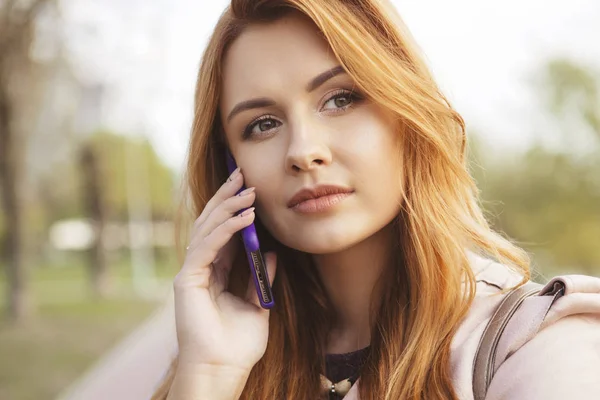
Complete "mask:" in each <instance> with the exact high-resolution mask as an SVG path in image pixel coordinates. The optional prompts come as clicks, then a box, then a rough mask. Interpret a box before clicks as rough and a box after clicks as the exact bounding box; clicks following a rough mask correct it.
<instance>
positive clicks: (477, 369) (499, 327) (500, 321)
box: [473, 282, 542, 400]
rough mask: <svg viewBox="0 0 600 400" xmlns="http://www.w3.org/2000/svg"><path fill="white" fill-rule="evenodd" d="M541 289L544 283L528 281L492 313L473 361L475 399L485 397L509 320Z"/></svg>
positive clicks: (509, 295)
mask: <svg viewBox="0 0 600 400" xmlns="http://www.w3.org/2000/svg"><path fill="white" fill-rule="evenodd" d="M541 289H542V285H540V284H538V283H534V282H528V283H526V284H525V285H523V286H519V287H518V288H516V289H513V290H511V291H510V292H509V293H508V294H507V295H506V296H505V297H504V299H502V301H501V302H500V305H499V306H498V308H497V309H496V312H494V315H492V318H491V319H490V321H489V322H488V324H487V326H486V327H485V330H484V331H483V336H482V337H481V340H480V341H479V346H478V348H477V353H476V354H475V361H474V363H473V395H474V397H475V400H484V399H485V395H486V393H487V389H488V387H489V386H490V383H491V381H492V377H493V376H494V370H493V366H494V361H495V358H496V347H497V346H498V342H499V341H500V336H502V333H503V332H504V328H505V327H506V325H507V324H508V321H509V320H510V318H511V317H512V316H513V314H514V313H515V312H516V311H517V308H519V306H520V305H521V303H523V301H524V300H525V299H526V298H527V297H529V296H533V295H536V294H538V293H539V292H540V290H541Z"/></svg>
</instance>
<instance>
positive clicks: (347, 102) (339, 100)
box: [323, 90, 361, 110]
mask: <svg viewBox="0 0 600 400" xmlns="http://www.w3.org/2000/svg"><path fill="white" fill-rule="evenodd" d="M360 99H361V97H360V96H359V95H358V94H357V93H355V92H352V91H349V90H342V91H339V92H336V93H335V94H334V95H333V96H331V97H330V98H329V100H327V101H326V102H325V104H324V105H323V108H324V109H328V110H345V109H347V108H348V107H351V106H352V105H353V104H354V103H356V102H358V101H359V100H360ZM328 104H330V105H331V107H327V105H328Z"/></svg>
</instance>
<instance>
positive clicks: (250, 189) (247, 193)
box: [238, 186, 255, 196]
mask: <svg viewBox="0 0 600 400" xmlns="http://www.w3.org/2000/svg"><path fill="white" fill-rule="evenodd" d="M254 189H255V188H254V186H253V187H251V188H248V189H246V190H242V191H241V192H240V194H238V196H247V195H249V194H250V193H252V192H254Z"/></svg>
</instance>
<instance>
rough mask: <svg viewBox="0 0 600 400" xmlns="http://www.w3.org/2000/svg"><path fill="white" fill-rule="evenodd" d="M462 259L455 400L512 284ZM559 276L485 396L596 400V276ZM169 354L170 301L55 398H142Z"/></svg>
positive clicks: (489, 265) (481, 262)
mask: <svg viewBox="0 0 600 400" xmlns="http://www.w3.org/2000/svg"><path fill="white" fill-rule="evenodd" d="M470 257H471V265H472V268H473V271H474V272H475V276H476V278H477V281H478V283H477V295H476V298H475V301H474V303H473V306H472V308H471V310H470V312H469V314H468V315H467V317H466V318H465V320H464V321H463V323H462V324H461V326H460V327H459V329H458V332H457V334H456V335H455V337H454V340H453V343H452V359H451V362H452V370H453V381H454V387H455V389H456V392H457V394H458V397H459V398H460V399H463V400H472V399H473V389H472V368H473V360H474V357H475V351H476V348H477V345H478V343H479V339H480V338H481V335H482V333H483V330H484V328H485V326H486V324H487V322H488V320H489V319H490V317H491V315H492V313H493V311H494V309H495V308H496V306H497V305H498V304H499V302H500V300H501V299H502V297H503V296H504V295H498V292H499V291H500V288H508V287H512V286H514V285H515V284H516V283H518V282H519V281H520V277H519V276H518V275H516V274H515V273H513V272H510V270H509V269H508V268H506V267H504V266H502V265H500V264H497V263H493V262H490V261H489V260H486V259H483V258H480V257H477V256H475V255H472V254H471V255H470ZM560 278H561V279H562V280H563V281H564V282H565V283H566V292H565V295H564V296H563V297H561V298H559V299H558V300H556V301H555V302H554V304H553V305H552V307H551V308H550V310H547V309H544V306H543V304H542V305H541V306H540V302H539V301H538V299H539V298H538V299H536V298H535V297H534V298H529V299H527V300H525V302H524V303H523V305H522V306H521V307H520V308H519V310H518V312H517V314H515V316H514V317H513V319H512V320H511V324H509V325H508V326H507V328H506V330H505V334H504V335H503V336H502V340H501V341H500V343H499V345H498V353H497V362H496V374H495V376H494V379H493V380H492V382H491V386H490V388H489V390H488V395H487V397H486V399H487V400H500V399H502V400H520V399H524V400H536V399H544V400H552V399H569V400H571V399H577V400H579V399H600V279H599V278H593V277H588V276H581V275H569V276H563V277H560ZM551 284H552V282H550V283H549V284H548V285H547V286H550V285H551ZM176 351H177V339H176V333H175V320H174V316H173V304H172V300H171V301H170V302H169V303H168V304H167V306H165V307H164V309H163V310H162V311H161V312H160V313H157V314H156V315H155V316H154V317H153V318H152V319H150V320H149V321H148V322H147V323H146V324H145V326H143V327H140V329H138V330H137V331H136V332H134V333H133V334H132V335H130V336H129V337H128V338H127V339H125V340H124V341H123V342H122V343H121V344H120V345H119V346H117V347H116V348H115V349H114V350H113V351H112V352H111V353H110V354H109V355H107V356H106V357H105V358H104V359H103V360H102V361H101V362H100V363H99V364H98V365H97V366H96V367H95V368H94V369H93V370H91V371H90V372H89V373H88V374H87V375H86V376H85V377H84V378H83V379H82V380H80V381H79V382H77V383H76V384H75V385H73V386H72V387H71V388H68V390H67V391H66V392H65V393H64V394H63V396H61V397H60V398H61V399H63V400H78V399H85V400H95V399H98V400H100V399H102V400H105V399H115V400H120V399H127V400H146V399H149V398H150V396H151V395H152V393H153V391H154V388H155V387H156V385H157V384H158V383H159V381H160V380H161V378H162V376H163V374H164V373H165V371H166V369H167V368H168V365H169V363H170V361H171V359H172V357H173V356H174V355H175V354H176ZM359 385H360V379H359V380H358V381H357V383H356V384H355V385H354V386H353V387H352V389H351V390H350V392H349V393H348V394H347V395H346V396H345V398H344V399H346V400H358V391H357V389H358V386H359Z"/></svg>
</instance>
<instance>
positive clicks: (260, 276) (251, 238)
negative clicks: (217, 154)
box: [225, 150, 275, 309]
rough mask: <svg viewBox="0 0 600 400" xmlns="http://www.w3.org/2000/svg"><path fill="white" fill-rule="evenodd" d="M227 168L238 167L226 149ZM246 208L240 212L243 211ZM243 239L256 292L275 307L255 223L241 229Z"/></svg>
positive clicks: (265, 305)
mask: <svg viewBox="0 0 600 400" xmlns="http://www.w3.org/2000/svg"><path fill="white" fill-rule="evenodd" d="M226 153H227V154H226V155H225V158H226V161H227V170H228V171H229V174H231V173H233V171H234V170H235V169H236V168H237V165H236V163H235V160H234V159H233V156H232V155H231V153H230V152H229V150H227V151H226ZM244 189H246V185H242V188H241V189H240V190H239V191H238V194H239V193H240V192H241V191H242V190H244ZM244 210H245V209H243V210H240V211H239V212H238V214H239V213H241V212H243V211H244ZM241 235H242V240H243V241H244V248H245V249H246V256H247V257H248V264H249V265H250V274H251V275H252V278H253V279H254V287H255V288H256V294H257V295H258V299H259V300H260V305H261V307H262V308H266V309H269V308H273V306H274V305H275V300H274V299H273V293H272V291H271V285H269V275H268V274H267V267H266V265H265V262H264V260H263V256H262V253H261V252H260V244H259V242H258V235H257V234H256V227H255V226H254V223H252V224H250V225H249V226H247V227H245V228H243V229H242V231H241Z"/></svg>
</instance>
